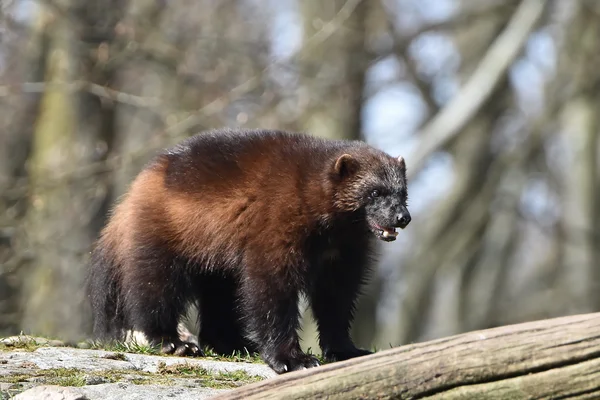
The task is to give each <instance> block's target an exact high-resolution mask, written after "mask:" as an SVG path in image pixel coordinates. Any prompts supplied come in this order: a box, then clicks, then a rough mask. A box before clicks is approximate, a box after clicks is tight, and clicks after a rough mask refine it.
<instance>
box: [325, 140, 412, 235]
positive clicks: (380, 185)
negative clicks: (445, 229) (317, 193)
mask: <svg viewBox="0 0 600 400" xmlns="http://www.w3.org/2000/svg"><path fill="white" fill-rule="evenodd" d="M333 174H334V177H335V179H336V181H337V182H338V185H337V189H336V196H335V203H336V204H335V206H336V208H337V209H338V210H341V211H350V212H353V211H359V210H362V211H363V214H364V216H365V219H366V222H367V225H368V227H369V229H370V230H371V232H373V234H374V235H375V236H376V237H377V238H378V239H380V240H383V241H386V242H391V241H393V240H396V236H397V235H398V232H396V228H401V229H404V228H406V226H407V225H408V224H409V223H410V220H411V217H410V213H409V212H408V209H407V205H406V202H407V200H408V197H407V196H408V194H407V187H406V165H405V162H404V158H402V156H400V157H398V158H394V157H390V156H388V155H387V154H385V153H383V152H379V151H375V150H373V149H370V150H369V151H365V149H364V148H363V149H362V151H358V152H356V153H355V154H342V155H341V156H339V157H337V159H336V161H335V164H334V166H333Z"/></svg>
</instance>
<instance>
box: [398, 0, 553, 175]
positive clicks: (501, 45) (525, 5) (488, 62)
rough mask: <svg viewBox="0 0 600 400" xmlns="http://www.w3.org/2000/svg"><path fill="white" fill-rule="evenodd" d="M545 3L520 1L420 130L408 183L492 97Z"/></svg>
mask: <svg viewBox="0 0 600 400" xmlns="http://www.w3.org/2000/svg"><path fill="white" fill-rule="evenodd" d="M545 5H546V1H544V0H523V2H521V4H520V5H519V7H518V8H517V10H516V11H515V13H514V14H513V16H512V18H511V20H510V21H509V23H508V25H507V27H506V29H505V30H504V31H503V32H502V33H501V34H500V35H499V36H498V38H497V39H496V40H495V42H494V43H493V44H492V46H491V47H490V49H489V51H488V52H487V54H486V55H485V56H484V57H483V59H482V60H481V62H480V63H479V65H478V66H477V68H476V69H475V72H474V73H473V75H472V76H471V79H469V80H468V81H467V83H466V84H465V85H464V86H463V87H462V89H461V90H460V92H459V93H458V94H457V95H456V96H455V97H454V98H453V99H452V100H451V101H450V102H449V103H448V104H447V105H446V106H445V107H444V108H442V109H441V110H440V112H439V113H438V114H437V115H436V116H435V117H433V118H432V119H431V121H430V122H429V123H428V124H427V125H426V126H425V127H423V129H422V130H421V132H420V136H421V137H422V139H421V142H420V145H419V147H418V148H417V149H416V152H415V154H414V156H412V157H411V158H412V160H410V168H409V170H408V176H409V179H412V178H414V177H415V175H416V174H417V173H418V172H419V171H420V170H421V169H422V168H423V166H424V165H425V161H426V159H427V158H428V157H429V156H430V155H431V154H432V153H434V152H435V151H438V150H439V149H441V148H442V147H443V146H444V145H445V144H446V143H448V142H449V141H450V140H451V139H452V138H454V137H455V136H456V135H457V134H458V133H459V132H460V131H461V129H462V128H463V127H464V126H465V125H466V124H467V122H468V121H469V120H471V118H473V116H474V115H475V114H476V113H477V111H478V110H479V109H480V107H481V106H482V104H484V102H485V100H486V99H487V98H488V97H489V96H490V95H491V94H492V93H493V91H494V88H495V87H496V85H497V84H498V82H500V80H501V78H502V76H504V74H505V73H506V71H507V69H508V68H509V66H510V65H511V64H512V62H513V61H514V60H515V58H516V57H517V55H518V54H519V51H520V50H521V48H522V47H523V45H524V43H525V41H526V39H527V37H528V36H529V33H530V32H531V30H532V29H533V28H534V27H535V25H536V23H537V21H538V20H539V19H540V17H541V16H542V12H543V10H544V8H545Z"/></svg>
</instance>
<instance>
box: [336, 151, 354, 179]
mask: <svg viewBox="0 0 600 400" xmlns="http://www.w3.org/2000/svg"><path fill="white" fill-rule="evenodd" d="M333 169H334V171H335V173H336V174H337V175H338V176H339V177H341V178H346V177H348V176H351V175H354V173H355V172H356V171H357V170H358V162H357V161H356V160H355V159H354V157H352V156H351V155H350V154H342V155H341V156H339V157H338V159H337V160H336V161H335V166H334V167H333Z"/></svg>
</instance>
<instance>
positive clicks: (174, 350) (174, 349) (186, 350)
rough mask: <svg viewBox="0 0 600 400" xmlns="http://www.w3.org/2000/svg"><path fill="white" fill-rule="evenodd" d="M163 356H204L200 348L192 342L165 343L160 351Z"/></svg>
mask: <svg viewBox="0 0 600 400" xmlns="http://www.w3.org/2000/svg"><path fill="white" fill-rule="evenodd" d="M160 352H161V353H163V354H173V355H175V356H192V357H201V356H204V352H203V351H202V349H200V347H198V346H197V345H196V344H194V343H191V342H168V343H164V344H163V345H162V347H161V349H160Z"/></svg>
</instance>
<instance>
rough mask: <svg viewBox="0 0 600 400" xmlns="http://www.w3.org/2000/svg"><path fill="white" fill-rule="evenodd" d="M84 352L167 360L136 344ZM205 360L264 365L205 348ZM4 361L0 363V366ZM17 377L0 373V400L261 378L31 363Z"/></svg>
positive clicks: (11, 347)
mask: <svg viewBox="0 0 600 400" xmlns="http://www.w3.org/2000/svg"><path fill="white" fill-rule="evenodd" d="M45 346H48V343H44V342H41V341H39V340H36V339H35V338H31V337H28V336H22V337H19V338H18V339H17V340H11V341H4V342H3V341H1V338H0V352H1V351H35V350H36V349H38V348H40V347H45ZM87 348H91V349H96V350H105V351H108V352H109V353H108V354H104V355H101V356H100V357H102V358H105V359H110V360H118V361H127V356H126V353H134V354H142V355H159V356H165V357H170V356H166V355H164V354H161V353H160V352H159V348H158V347H152V346H148V345H141V344H136V343H123V342H113V343H108V344H98V343H91V342H88V345H87ZM204 352H205V357H202V358H203V359H209V360H214V361H229V362H248V363H263V361H262V360H261V359H260V357H259V356H258V355H257V354H251V353H248V352H246V353H242V352H237V353H234V354H232V355H230V356H222V355H218V354H216V353H214V352H213V351H212V350H211V349H209V348H205V349H204ZM2 361H5V360H0V362H2ZM26 364H27V363H24V365H23V366H22V367H23V370H22V371H18V373H14V372H12V373H10V374H6V375H3V374H1V373H0V383H1V384H4V385H3V387H2V388H1V389H0V400H5V399H10V398H12V397H14V396H15V395H16V394H18V393H20V392H21V391H23V390H25V389H27V388H28V387H32V386H38V385H59V386H75V387H77V386H84V385H90V384H100V383H117V382H126V383H132V384H136V385H146V384H155V385H177V384H186V385H190V384H192V385H194V386H201V387H207V388H215V389H232V388H236V387H239V386H242V385H244V384H247V383H252V382H257V381H259V380H262V379H264V378H262V377H260V376H253V375H250V374H248V373H247V372H246V371H241V370H239V371H232V372H213V371H210V370H207V369H205V368H202V367H198V366H195V365H192V364H188V363H183V364H177V365H172V366H167V365H166V364H165V363H160V364H159V368H158V372H156V373H149V372H145V371H141V370H136V369H107V370H102V371H89V370H80V369H77V368H51V369H39V368H37V366H36V365H35V364H33V363H31V365H26Z"/></svg>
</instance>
